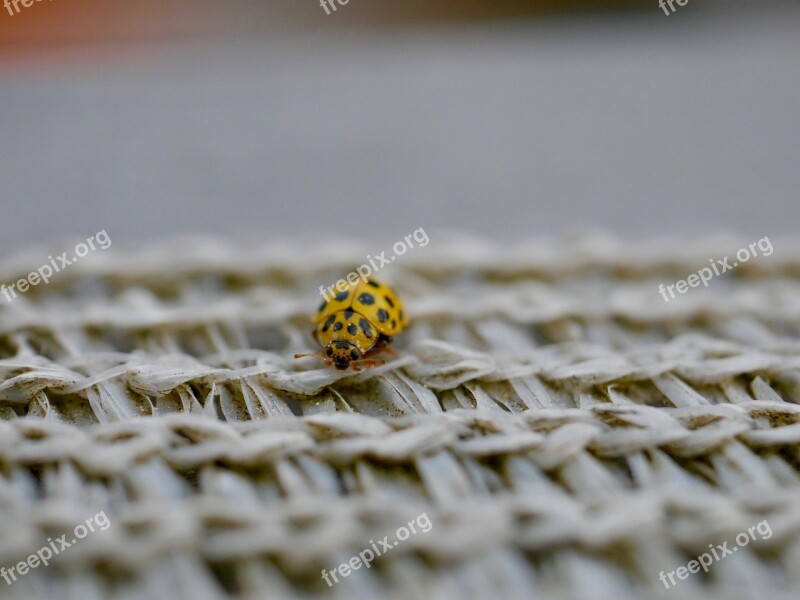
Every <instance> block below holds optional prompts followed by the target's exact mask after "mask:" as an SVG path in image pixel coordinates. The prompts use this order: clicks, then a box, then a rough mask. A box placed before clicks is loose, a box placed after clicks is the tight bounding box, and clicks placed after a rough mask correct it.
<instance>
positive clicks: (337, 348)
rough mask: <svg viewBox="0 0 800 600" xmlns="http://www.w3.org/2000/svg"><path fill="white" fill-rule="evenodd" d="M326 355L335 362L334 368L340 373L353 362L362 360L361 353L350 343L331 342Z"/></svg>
mask: <svg viewBox="0 0 800 600" xmlns="http://www.w3.org/2000/svg"><path fill="white" fill-rule="evenodd" d="M325 354H327V355H328V357H329V358H330V359H331V360H333V366H335V367H336V368H337V369H339V370H340V371H344V370H345V369H347V368H348V367H349V366H350V363H351V362H354V361H357V360H358V359H360V358H361V351H360V350H359V349H358V348H357V347H356V345H355V344H351V343H350V342H331V343H330V344H328V348H327V349H326V350H325Z"/></svg>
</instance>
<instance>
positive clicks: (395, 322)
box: [392, 319, 397, 329]
mask: <svg viewBox="0 0 800 600" xmlns="http://www.w3.org/2000/svg"><path fill="white" fill-rule="evenodd" d="M395 327H397V321H395V320H394V319H392V329H394V328H395Z"/></svg>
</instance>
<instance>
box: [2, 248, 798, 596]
mask: <svg viewBox="0 0 800 600" xmlns="http://www.w3.org/2000/svg"><path fill="white" fill-rule="evenodd" d="M431 238H432V239H431V242H430V245H429V246H427V247H426V248H417V249H414V250H412V251H409V252H408V253H407V254H406V255H404V256H403V257H402V259H398V260H397V261H396V262H395V263H394V264H392V265H391V266H390V267H387V268H385V269H384V270H383V271H382V272H381V273H380V274H379V277H380V278H381V279H383V280H385V281H386V282H387V283H391V284H392V285H395V286H396V287H397V288H398V290H399V291H400V293H401V295H402V296H403V297H404V299H405V302H406V306H407V312H408V313H409V315H410V316H411V319H412V320H413V323H412V325H411V327H410V328H409V329H408V330H407V332H405V333H404V334H403V335H401V336H400V337H399V338H398V340H397V343H396V348H397V350H398V356H397V358H395V359H392V360H390V361H389V362H388V363H387V364H386V365H384V366H382V367H378V368H374V369H370V370H365V371H363V372H361V373H358V374H354V373H353V372H352V371H351V372H346V373H340V372H336V371H335V370H333V369H327V368H324V367H322V365H321V364H320V363H319V362H317V361H315V360H314V359H304V360H301V361H294V360H292V359H291V355H292V353H294V352H302V351H304V350H307V349H313V345H312V340H311V338H310V336H309V332H310V326H309V322H308V319H309V314H310V313H311V312H312V311H313V310H314V308H315V307H316V305H317V304H319V295H318V294H319V291H318V289H319V286H320V285H329V284H331V283H333V282H334V281H335V280H336V279H337V278H339V277H341V276H342V275H345V274H346V273H347V272H348V271H350V270H351V269H353V268H354V267H355V266H357V265H358V264H360V263H361V262H363V260H364V257H365V256H366V255H367V254H369V253H373V254H374V253H375V250H376V248H370V247H366V246H363V247H362V246H360V245H354V244H352V243H343V242H330V243H324V242H319V241H318V240H317V241H310V240H306V241H304V242H303V243H302V244H301V243H295V244H290V243H286V242H281V243H278V242H274V243H267V244H262V245H253V246H246V245H244V244H242V245H237V244H234V243H228V242H223V241H219V240H207V239H198V240H181V241H175V242H172V243H166V244H162V245H159V246H155V247H153V246H151V247H149V248H147V249H146V250H120V249H118V248H116V247H112V248H111V249H109V250H107V251H105V252H96V253H95V254H93V255H91V256H89V257H87V258H85V259H84V260H83V261H81V262H79V263H76V264H75V265H73V266H70V268H69V269H68V270H66V269H65V270H64V271H63V272H61V273H59V274H58V275H57V276H56V277H54V279H53V281H52V282H51V283H50V284H49V285H47V286H38V287H36V288H33V289H32V290H31V291H29V292H28V293H26V294H25V295H24V296H22V297H20V298H17V299H16V300H14V301H13V302H11V303H6V302H5V301H2V302H0V324H1V327H2V331H1V332H0V416H1V417H2V420H0V461H1V464H2V471H0V517H1V518H0V566H5V567H6V568H8V567H12V566H14V565H16V564H17V563H19V562H20V561H24V560H26V558H27V557H28V556H29V555H31V554H33V553H36V552H37V550H39V549H41V548H42V547H43V546H45V545H47V543H48V542H47V540H48V538H51V539H53V540H55V539H56V538H58V537H59V536H61V535H62V534H64V533H67V532H69V533H70V534H71V533H72V532H73V528H74V527H75V526H76V525H78V524H81V523H85V522H86V520H87V519H88V518H89V517H91V516H92V515H95V514H97V513H99V512H100V511H103V512H104V514H105V515H107V517H108V520H109V522H110V526H109V527H108V528H107V529H106V530H103V531H99V530H98V531H94V532H92V533H90V534H88V535H86V537H84V538H83V539H80V540H78V541H76V542H75V543H74V544H72V545H71V546H70V547H69V548H68V549H65V550H62V551H61V552H60V553H58V554H57V555H56V556H54V557H53V559H52V560H51V561H50V564H49V565H47V566H44V565H41V564H40V565H39V566H37V567H36V568H31V569H30V570H29V571H28V572H27V573H26V574H24V575H21V574H20V575H18V577H17V580H16V581H14V582H13V583H12V584H10V585H8V584H6V583H5V582H4V581H2V580H0V598H68V599H71V598H75V599H81V600H87V599H95V598H98V599H99V598H115V599H134V598H191V599H193V600H202V599H206V598H208V599H213V598H242V599H244V598H247V599H250V598H252V599H273V598H275V599H280V598H317V597H320V598H342V599H345V598H346V599H352V598H356V599H359V598H370V599H374V598H434V599H450V598H453V599H462V598H465V599H471V598H475V599H484V598H492V599H498V598H526V599H529V598H609V599H611V598H613V599H615V600H621V599H626V598H631V599H633V598H676V597H681V598H695V597H698V598H700V597H703V598H705V597H711V598H780V597H787V598H796V597H797V595H798V590H799V589H800V569H799V568H798V567H800V486H799V485H798V481H799V479H800V478H799V475H800V445H798V443H799V442H800V406H799V405H798V404H799V403H800V343H799V342H798V338H799V337H800V281H799V280H798V276H799V275H800V243H799V242H798V240H796V239H794V240H793V239H784V240H779V239H775V240H773V242H774V248H775V251H774V254H772V255H771V256H769V257H759V258H757V259H753V260H751V261H749V262H747V263H746V264H744V265H741V266H739V267H738V268H737V269H736V270H735V271H732V272H729V273H725V274H724V275H721V276H719V277H717V278H715V279H714V280H713V281H711V283H710V285H709V287H708V288H703V287H702V286H701V287H700V288H698V289H690V290H689V291H688V292H687V293H685V294H683V295H681V296H679V297H678V298H676V299H675V300H673V301H671V302H669V303H665V302H664V301H663V299H662V298H661V296H660V295H659V293H658V291H657V287H658V284H660V283H664V284H669V283H672V282H675V281H676V280H678V279H685V278H686V277H687V276H688V275H689V274H691V273H693V272H696V271H697V270H698V269H699V268H702V267H703V266H705V265H706V264H708V262H709V259H712V258H721V257H723V256H725V255H726V254H728V255H730V254H733V253H734V252H735V251H736V249H738V248H740V247H742V246H745V245H746V244H747V243H748V242H750V241H752V240H747V239H739V238H729V237H724V236H723V237H716V238H713V239H703V238H701V237H699V236H698V237H695V238H692V239H673V240H661V241H654V242H647V243H644V242H643V243H639V244H625V243H622V242H620V241H619V240H616V239H613V238H609V237H606V236H604V235H600V234H586V235H573V236H560V237H556V238H553V239H547V240H539V241H535V242H531V243H527V244H522V245H516V246H513V247H508V246H500V245H492V244H487V243H484V242H481V241H480V240H474V239H466V238H448V239H446V240H445V239H444V238H443V239H433V236H431ZM51 251H52V250H50V252H51ZM47 254H48V250H44V249H39V250H36V249H34V250H30V251H28V252H24V253H21V254H18V255H16V256H14V257H11V258H7V259H5V260H4V262H3V263H2V264H0V281H3V282H7V283H8V282H12V281H15V280H17V279H18V278H19V277H23V276H25V275H26V274H27V272H29V271H30V270H31V269H33V268H35V267H36V266H37V265H40V264H42V263H43V262H45V261H44V260H43V259H44V257H46V256H47ZM421 515H425V517H426V518H427V519H428V520H429V521H428V522H429V525H430V527H428V530H427V531H422V530H420V528H421V527H422V526H421V525H420V524H421V523H422V520H421ZM415 519H416V521H415ZM410 522H415V523H417V524H418V527H417V529H418V530H417V531H415V532H413V533H409V532H408V531H407V530H406V533H407V534H409V535H406V537H407V539H404V540H402V541H401V540H397V539H396V538H397V537H399V536H400V534H399V533H398V532H399V529H400V528H402V527H404V526H406V525H407V524H409V523H410ZM763 523H767V526H768V528H769V529H770V535H769V536H767V535H765V534H764V533H763V532H764V531H766V527H767V526H764V525H763ZM758 524H761V526H760V528H757V529H756V526H757V525H758ZM748 529H751V534H750V537H751V539H750V541H749V542H748V543H747V544H741V547H738V546H737V544H736V540H737V539H738V538H737V535H739V534H741V533H743V532H744V533H746V532H747V531H748ZM753 534H754V535H753ZM386 536H388V539H389V540H390V542H391V540H396V541H397V542H398V543H397V544H396V545H394V544H390V546H391V548H390V549H384V551H383V552H382V553H381V554H380V555H379V556H377V557H376V558H375V559H374V561H372V562H371V564H370V565H369V567H368V568H367V567H366V566H365V564H364V562H363V561H362V563H361V566H360V567H359V568H358V569H356V568H355V566H353V567H351V572H349V573H348V574H345V572H346V571H347V570H348V569H347V567H346V566H345V568H344V569H342V568H341V567H340V565H343V564H345V563H349V562H350V561H351V559H352V558H353V557H356V556H358V555H359V553H363V551H364V550H365V549H369V548H376V549H378V550H379V549H380V547H379V546H378V540H382V539H385V538H386ZM745 537H747V535H746V536H745ZM726 544H727V547H728V548H732V547H734V546H737V550H736V552H735V554H734V553H733V552H731V553H730V554H729V555H723V556H720V557H719V560H716V559H715V560H714V561H713V564H711V565H710V566H709V568H708V573H705V572H704V571H703V570H701V571H700V572H699V573H690V574H689V575H688V576H687V577H685V578H683V577H678V575H679V574H680V571H676V569H678V568H679V567H681V566H686V565H690V561H692V560H693V559H695V558H696V557H699V556H700V555H702V554H703V553H708V552H711V551H712V547H715V546H717V545H719V546H725V545H726ZM714 550H716V549H715V548H714ZM722 552H723V551H722V550H720V554H722ZM355 564H359V563H358V561H356V563H355ZM323 569H324V570H326V571H327V572H328V573H330V572H331V571H334V570H336V569H338V571H337V573H338V583H337V582H332V585H330V586H329V585H328V583H326V580H325V578H324V577H323V576H322V575H321V573H322V571H323ZM662 571H663V572H664V573H665V575H666V574H667V573H669V572H673V573H677V574H678V575H673V577H674V581H675V584H674V585H669V586H668V585H667V584H665V583H664V582H663V581H661V580H660V579H659V575H660V573H661V572H662ZM667 581H668V580H667Z"/></svg>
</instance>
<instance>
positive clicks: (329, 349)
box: [325, 346, 333, 356]
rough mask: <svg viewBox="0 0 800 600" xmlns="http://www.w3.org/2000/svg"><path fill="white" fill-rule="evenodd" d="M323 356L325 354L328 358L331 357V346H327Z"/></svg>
mask: <svg viewBox="0 0 800 600" xmlns="http://www.w3.org/2000/svg"><path fill="white" fill-rule="evenodd" d="M325 354H327V355H328V356H332V355H333V348H332V347H331V346H328V349H327V350H326V351H325Z"/></svg>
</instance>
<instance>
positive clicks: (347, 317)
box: [344, 308, 353, 321]
mask: <svg viewBox="0 0 800 600" xmlns="http://www.w3.org/2000/svg"><path fill="white" fill-rule="evenodd" d="M352 316H353V309H352V308H346V309H345V311H344V320H345V321H349V320H350V317H352Z"/></svg>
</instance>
